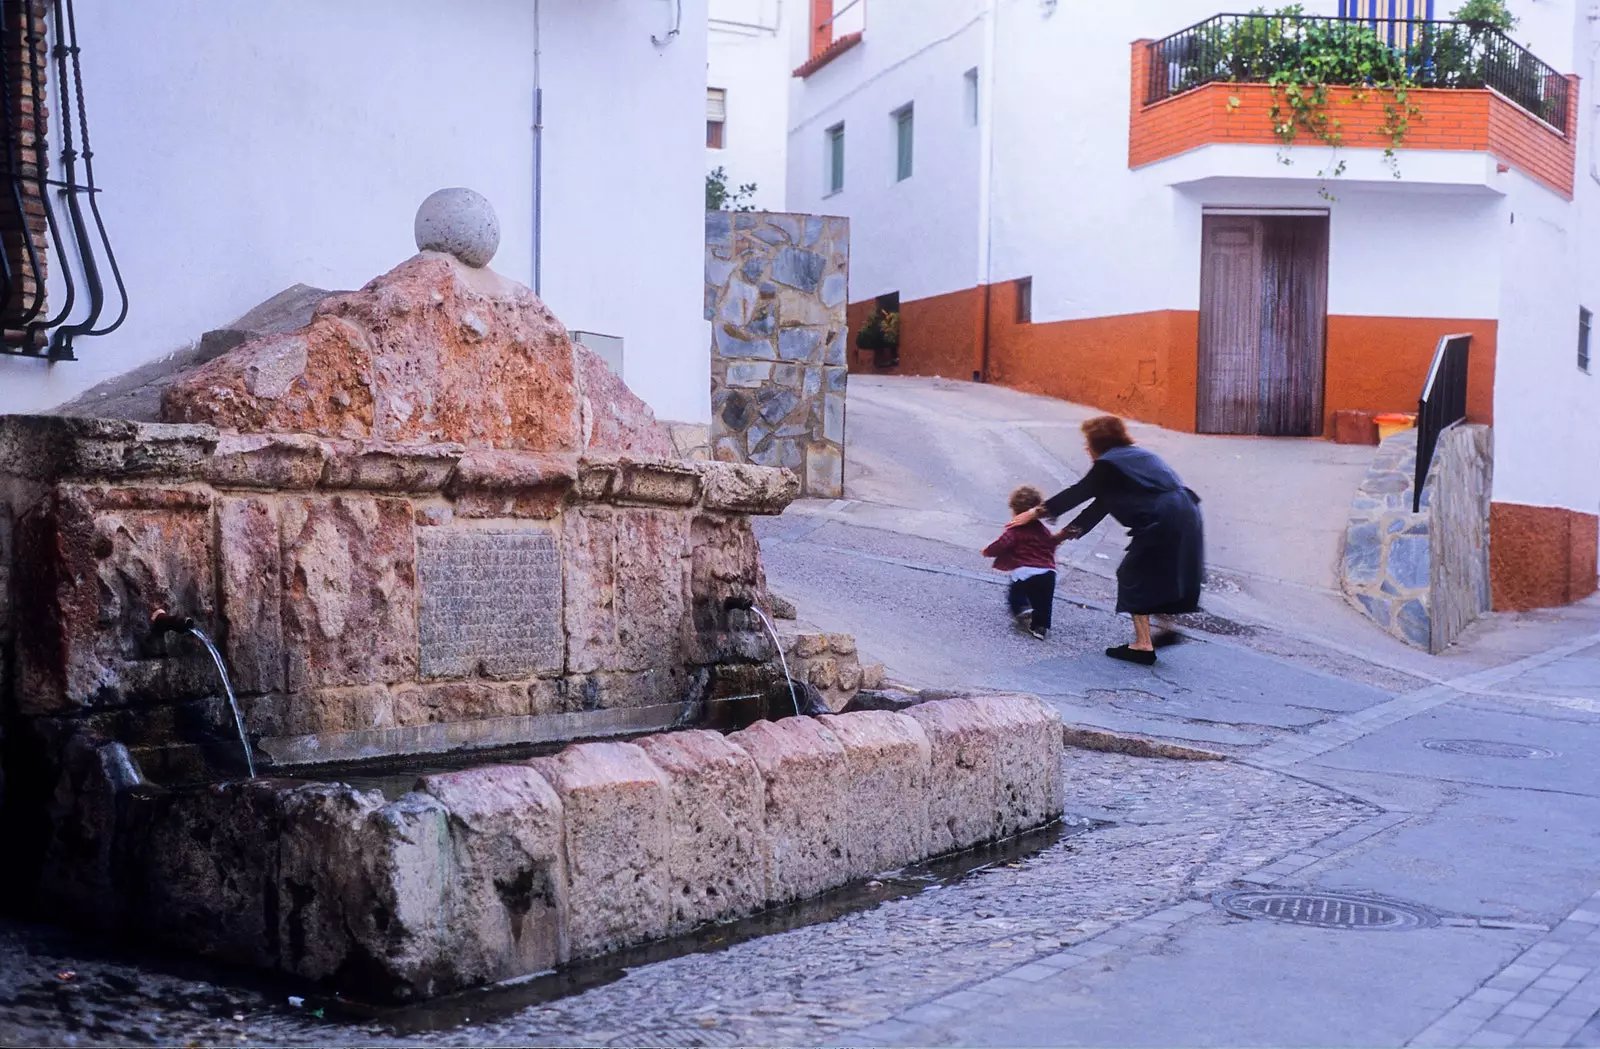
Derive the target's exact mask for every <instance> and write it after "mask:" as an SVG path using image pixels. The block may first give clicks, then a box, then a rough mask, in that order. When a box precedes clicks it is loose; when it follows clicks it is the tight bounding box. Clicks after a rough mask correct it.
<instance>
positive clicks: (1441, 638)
mask: <svg viewBox="0 0 1600 1049" xmlns="http://www.w3.org/2000/svg"><path fill="white" fill-rule="evenodd" d="M1416 466H1417V431H1416V430H1407V431H1405V432H1404V433H1399V434H1396V435H1394V436H1393V437H1390V438H1389V439H1387V440H1386V441H1384V442H1383V444H1382V445H1381V446H1380V447H1379V449H1378V451H1377V453H1376V455H1375V456H1374V458H1373V462H1372V466H1371V467H1370V468H1369V469H1368V471H1367V476H1366V477H1365V478H1364V479H1363V481H1362V483H1361V487H1360V488H1359V489H1358V490H1357V492H1356V496H1355V499H1354V500H1353V501H1352V502H1351V505H1350V524H1349V527H1348V528H1347V530H1346V532H1345V550H1344V558H1343V561H1342V563H1341V568H1340V583H1341V585H1342V586H1343V588H1344V592H1345V594H1346V595H1347V596H1348V597H1349V598H1350V600H1351V602H1352V603H1353V604H1354V605H1355V606H1356V607H1357V608H1359V609H1361V611H1362V612H1364V613H1365V614H1366V615H1367V617H1368V618H1370V619H1371V620H1372V621H1373V622H1375V623H1377V624H1378V625H1379V626H1380V627H1382V628H1383V629H1384V630H1385V631H1387V632H1388V633H1390V634H1393V635H1394V636H1395V637H1398V638H1399V639H1401V640H1402V641H1405V642H1406V643H1407V644H1411V645H1415V646H1417V647H1419V648H1426V649H1428V650H1429V651H1430V652H1434V653H1438V652H1442V651H1444V649H1445V648H1446V647H1448V646H1449V645H1450V644H1451V643H1452V642H1453V641H1454V640H1455V639H1456V638H1457V637H1458V636H1460V633H1461V631H1462V630H1464V629H1465V628H1466V626H1467V625H1468V624H1469V623H1471V622H1472V621H1473V620H1475V619H1477V618H1478V617H1479V616H1481V615H1483V614H1484V613H1486V612H1488V611H1489V562H1488V557H1489V554H1488V551H1489V493H1490V483H1491V480H1492V476H1493V468H1494V456H1493V450H1492V435H1491V432H1490V430H1489V428H1488V427H1484V426H1468V425H1456V426H1452V427H1450V428H1449V429H1447V430H1445V431H1444V433H1443V434H1441V435H1440V437H1439V443H1438V446H1437V448H1436V450H1435V452H1434V457H1433V463H1432V465H1431V466H1430V467H1429V470H1428V480H1427V483H1426V485H1425V486H1424V487H1423V491H1422V510H1421V511H1420V512H1418V513H1413V512H1412V510H1411V504H1412V496H1413V493H1414V490H1415V477H1416Z"/></svg>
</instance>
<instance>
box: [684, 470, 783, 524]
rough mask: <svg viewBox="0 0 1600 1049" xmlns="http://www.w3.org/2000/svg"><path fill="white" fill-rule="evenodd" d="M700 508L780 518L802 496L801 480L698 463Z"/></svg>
mask: <svg viewBox="0 0 1600 1049" xmlns="http://www.w3.org/2000/svg"><path fill="white" fill-rule="evenodd" d="M696 468H697V469H698V470H699V471H700V476H701V505H703V506H704V507H705V508H706V509H708V510H728V511H732V512H734V513H749V514H781V513H782V512H783V511H784V510H785V509H786V508H787V507H788V505H789V504H790V503H792V502H794V500H795V497H796V496H797V495H799V494H800V479H799V478H798V477H796V476H795V475H794V474H793V473H790V472H789V471H788V470H770V469H766V468H764V467H760V466H747V465H745V464H743V463H733V462H708V463H697V464H696Z"/></svg>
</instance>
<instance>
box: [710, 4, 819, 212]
mask: <svg viewBox="0 0 1600 1049" xmlns="http://www.w3.org/2000/svg"><path fill="white" fill-rule="evenodd" d="M708 14H709V18H710V23H709V51H708V53H707V56H706V86H707V87H719V88H722V89H723V90H724V91H726V92H727V93H728V94H727V109H728V119H727V125H726V127H725V129H724V139H723V148H722V149H707V150H706V170H707V171H711V170H712V169H715V168H718V167H720V168H723V169H724V170H726V172H727V174H728V184H729V186H730V187H737V186H740V185H743V184H745V183H750V182H753V183H755V185H756V194H755V196H754V197H752V198H751V199H750V200H749V201H747V202H746V203H749V204H752V205H753V206H754V207H755V209H756V210H757V211H782V210H783V209H784V208H785V207H786V205H787V195H786V189H785V187H786V185H787V183H788V179H789V164H788V147H789V124H788V110H789V80H790V74H791V72H792V71H793V69H794V64H793V63H791V62H790V60H789V59H790V50H791V45H790V40H789V36H790V34H792V33H803V32H804V31H805V21H806V19H805V14H806V5H805V3H804V0H710V7H709V8H708Z"/></svg>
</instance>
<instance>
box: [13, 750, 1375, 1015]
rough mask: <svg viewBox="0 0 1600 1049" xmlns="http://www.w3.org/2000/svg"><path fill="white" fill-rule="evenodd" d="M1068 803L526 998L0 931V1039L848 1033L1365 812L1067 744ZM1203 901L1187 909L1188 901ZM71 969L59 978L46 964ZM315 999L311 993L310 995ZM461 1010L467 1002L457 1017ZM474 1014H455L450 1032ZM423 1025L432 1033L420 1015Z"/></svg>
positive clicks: (1173, 898)
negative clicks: (1073, 825)
mask: <svg viewBox="0 0 1600 1049" xmlns="http://www.w3.org/2000/svg"><path fill="white" fill-rule="evenodd" d="M1064 760H1065V762H1066V766H1067V777H1068V778H1067V781H1068V783H1069V784H1070V785H1071V788H1070V791H1071V794H1070V796H1071V806H1072V808H1073V809H1074V810H1075V812H1076V813H1078V814H1080V815H1082V816H1085V817H1088V818H1090V819H1093V820H1096V821H1106V822H1105V823H1103V824H1102V825H1099V826H1097V828H1096V829H1094V830H1091V831H1088V832H1085V833H1082V834H1078V835H1075V836H1070V837H1066V838H1064V839H1063V840H1061V841H1060V842H1059V843H1058V844H1055V845H1053V846H1050V847H1047V848H1045V849H1044V850H1043V851H1041V852H1038V853H1036V854H1034V855H1032V856H1029V857H1025V858H1021V859H1018V860H1014V861H1012V862H1009V863H1006V862H1001V863H998V864H996V865H995V866H993V867H990V868H987V869H983V870H980V871H978V872H976V873H973V874H970V875H969V876H967V877H965V878H963V879H961V880H959V881H956V882H953V883H950V884H946V885H943V886H938V887H936V888H930V889H928V890H926V891H923V892H921V893H920V894H917V895H913V896H909V897H907V898H904V899H898V900H894V901H891V902H887V903H882V904H880V905H878V906H876V907H873V908H871V909H867V910H862V911H858V912H855V913H850V914H846V915H845V916H843V917H841V918H839V919H838V920H836V921H832V922H828V923H825V924H817V925H811V926H808V927H804V928H800V929H796V930H794V931H790V932H786V933H781V934H777V935H772V936H766V937H761V938H758V939H753V940H749V941H746V942H743V943H740V944H738V945H736V946H733V947H731V948H729V949H726V950H720V951H711V952H705V953H694V954H688V955H684V956H682V957H678V958H675V959H672V960H669V961H663V962H658V963H655V964H651V965H646V966H643V967H640V968H637V969H633V970H630V971H628V972H627V973H626V974H625V975H622V976H621V977H620V978H618V979H615V980H614V981H613V982H609V983H606V984H604V985H602V986H597V987H594V988H592V989H589V990H587V991H585V992H583V993H580V994H576V995H573V996H571V997H567V998H563V999H560V1000H555V1001H549V1002H547V1003H544V1004H540V1005H526V1004H525V1003H526V1001H527V998H526V997H523V998H522V1000H521V1001H519V992H518V991H516V990H509V991H507V990H500V991H496V992H491V993H489V994H481V995H476V996H466V997H464V998H460V999H455V1000H452V1001H450V1002H447V1003H443V1004H441V1005H439V1006H435V1007H430V1008H417V1009H410V1010H403V1011H399V1012H396V1013H393V1014H389V1015H387V1016H385V1017H384V1018H382V1019H381V1020H380V1021H379V1022H377V1023H376V1024H373V1023H361V1024H343V1023H336V1022H333V1021H331V1020H322V1021H319V1020H317V1019H316V1018H314V1017H312V1016H310V1015H308V1013H307V1012H306V1010H305V1009H303V1008H302V1009H293V1008H290V1007H289V1006H288V1005H287V1004H285V1002H286V998H287V995H289V994H292V993H294V990H293V989H292V988H286V987H270V988H269V987H263V986H262V985H260V984H244V983H240V984H234V983H230V982H228V981H227V980H221V981H218V982H211V981H206V980H198V979H195V978H194V977H195V973H196V972H197V970H196V969H195V967H194V966H193V965H192V964H190V965H185V966H182V968H181V969H180V970H174V969H172V968H170V967H164V966H162V965H160V964H152V962H151V960H150V959H137V960H136V959H127V958H116V957H112V956H109V955H106V954H103V953H99V952H86V951H85V950H84V948H83V947H82V945H81V944H78V945H74V944H73V942H72V941H71V940H70V938H68V937H66V936H64V935H62V934H59V933H53V932H48V931H44V930H39V929H30V928H28V927H23V926H17V925H8V926H4V927H0V977H3V979H0V987H3V994H0V1039H3V1040H4V1041H5V1042H7V1043H9V1044H24V1043H35V1042H37V1043H42V1044H52V1045H90V1044H128V1043H142V1044H156V1043H160V1044H199V1043H208V1044H242V1043H245V1042H252V1043H253V1042H265V1043H274V1044H340V1043H346V1044H355V1043H361V1044H392V1043H422V1044H460V1043H475V1044H508V1043H523V1044H526V1043H535V1044H572V1045H587V1044H614V1045H657V1044H660V1045H723V1044H730V1045H731V1044H811V1043H817V1044H828V1043H836V1042H849V1041H851V1040H852V1032H853V1031H856V1030H859V1029H863V1028H866V1027H868V1026H869V1025H872V1024H875V1023H879V1022H881V1021H884V1020H886V1019H888V1018H890V1017H892V1016H895V1015H897V1014H900V1013H903V1012H905V1011H906V1010H908V1009H913V1008H915V1007H916V1006H918V1005H919V1004H922V1003H925V1002H928V1001H930V1000H931V999H935V998H939V997H941V996H943V995H946V994H949V993H951V992H954V991H957V990H958V989H960V988H962V987H965V986H967V985H969V984H971V983H973V982H974V981H981V980H984V979H986V978H989V977H993V976H998V975H1000V974H1002V973H1005V972H1007V971H1010V970H1014V969H1016V968H1017V967H1019V966H1022V965H1025V964H1027V963H1029V962H1030V961H1032V960H1034V959H1036V958H1039V957H1042V956H1045V955H1050V954H1054V953H1056V952H1059V951H1061V950H1062V949H1063V948H1068V947H1071V946H1072V945H1074V944H1080V943H1083V942H1085V941H1089V940H1091V939H1092V938H1093V937H1096V936H1098V935H1101V934H1104V933H1106V932H1107V931H1108V930H1114V929H1116V928H1118V927H1120V926H1123V925H1125V924H1127V923H1130V922H1137V921H1138V920H1139V919H1141V918H1144V917H1145V916H1146V915H1149V914H1152V913H1155V912H1158V911H1162V910H1164V909H1166V908H1170V907H1173V906H1174V905H1178V904H1183V903H1185V902H1187V901H1195V900H1204V899H1205V898H1206V896H1207V895H1208V894H1209V893H1211V892H1213V891H1215V890H1217V889H1219V888H1222V887H1224V886H1227V885H1229V884H1230V883H1232V882H1235V881H1236V880H1238V879H1240V878H1241V877H1243V876H1244V875H1246V874H1247V873H1249V872H1250V871H1252V870H1255V869H1257V868H1259V867H1261V866H1262V865H1264V864H1268V863H1270V862H1272V861H1274V860H1276V859H1278V858H1280V857H1284V856H1288V855H1292V854H1296V853H1299V852H1301V851H1302V850H1305V849H1308V848H1314V847H1315V846H1316V844H1317V843H1318V842H1320V841H1323V840H1324V839H1327V838H1329V837H1330V836H1332V835H1336V834H1339V833H1341V832H1345V831H1348V830H1349V829H1350V828H1353V827H1357V826H1359V825H1362V824H1363V823H1365V822H1367V821H1369V820H1371V819H1372V818H1373V817H1374V816H1375V815H1376V814H1377V813H1378V810H1377V809H1376V808H1374V807H1372V806H1369V805H1365V804H1362V803H1360V802H1357V801H1355V800H1353V799H1351V798H1349V797H1347V796H1345V795H1343V794H1341V793H1337V792H1334V791H1329V790H1326V789H1323V788H1320V787H1316V786H1312V785H1310V784H1307V783H1304V782H1301V781H1299V780H1296V779H1292V778H1288V777H1285V776H1282V775H1280V774H1277V773H1275V772H1271V771H1267V770H1261V769H1254V768H1249V767H1246V766H1243V765H1240V764H1235V763H1225V762H1185V761H1169V760H1162V759H1141V758H1132V757H1126V756H1123V755H1113V754H1103V753H1099V752H1096V751H1085V750H1075V749H1072V750H1068V751H1066V753H1065V757H1064ZM1202 909H1203V908H1202ZM65 970H72V971H73V972H74V973H75V974H76V975H75V976H74V977H73V979H71V980H70V981H64V980H61V979H59V978H58V977H57V973H59V972H62V971H65ZM309 1004H315V1003H308V1005H309ZM474 1014H476V1015H474ZM465 1017H472V1019H471V1021H470V1022H465V1023H463V1024H462V1025H461V1026H452V1025H453V1024H456V1023H458V1022H460V1021H462V1020H463V1018H465ZM430 1028H431V1029H430Z"/></svg>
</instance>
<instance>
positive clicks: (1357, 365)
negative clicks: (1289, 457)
mask: <svg viewBox="0 0 1600 1049" xmlns="http://www.w3.org/2000/svg"><path fill="white" fill-rule="evenodd" d="M874 308H875V303H874V302H873V301H872V300H867V301H864V302H859V303H855V304H854V305H852V306H851V307H850V330H851V331H852V332H857V331H860V329H861V326H862V324H864V323H865V322H866V320H867V317H868V316H869V315H870V314H871V312H872V310H873V309H874ZM986 313H987V317H988V321H987V323H988V332H989V338H988V349H987V360H985V350H984V345H983V343H984V339H983V333H984V326H985V314H986ZM1016 317H1017V286H1016V284H1015V283H1011V282H1007V283H1004V284H995V285H991V286H990V287H989V289H988V290H987V292H985V290H984V289H982V288H973V289H969V290H967V291H960V292H954V293H952V294H949V295H938V296H931V297H929V298H926V299H915V300H909V301H905V302H902V303H901V304H900V363H899V364H898V365H897V366H895V367H893V368H887V369H880V368H877V367H876V366H875V365H874V363H873V355H872V353H871V352H870V351H866V350H852V354H851V359H850V366H851V370H852V371H854V372H860V373H873V372H881V373H885V374H891V375H938V376H944V377H945V378H951V379H970V378H972V377H973V376H974V375H975V374H982V375H983V376H985V377H986V378H987V380H988V381H989V382H993V383H998V384H1000V385H1003V386H1010V387H1012V388H1014V389H1018V390H1023V391H1026V392H1028V393H1039V394H1044V395H1046V396H1050V397H1059V398H1061V399H1063V400H1068V401H1073V402H1075V403H1078V404H1086V405H1090V406H1092V407H1095V408H1099V409H1102V410H1103V411H1108V412H1115V413H1116V414H1118V415H1122V416H1125V417H1127V418H1130V419H1137V420H1139V421H1140V422H1147V423H1154V424H1156V425H1158V426H1164V427H1166V428H1168V429H1172V430H1184V431H1189V432H1193V430H1194V428H1195V401H1196V394H1197V382H1198V377H1199V343H1200V314H1199V313H1198V311H1195V310H1156V311H1152V312H1149V313H1132V314H1123V315H1121V316H1113V317H1094V318H1087V319H1083V320H1070V321H1052V322H1048V323H1042V324H1024V323H1018V321H1017V319H1016ZM1497 330H1498V325H1497V324H1496V323H1495V322H1494V321H1492V320H1461V319H1441V318H1411V317H1354V316H1335V317H1329V318H1328V354H1327V360H1328V363H1327V372H1326V390H1325V395H1324V404H1323V412H1324V428H1323V432H1324V433H1325V434H1328V435H1332V433H1333V413H1334V412H1336V411H1345V410H1348V411H1368V412H1405V411H1416V408H1417V398H1418V395H1419V394H1420V393H1421V390H1422V384H1423V382H1424V381H1425V379H1426V378H1427V374H1428V365H1429V362H1430V361H1431V360H1432V359H1433V351H1434V348H1435V346H1437V344H1438V341H1439V339H1440V338H1441V337H1442V336H1445V335H1455V334H1460V333H1463V332H1467V333H1471V334H1472V336H1473V342H1472V351H1471V364H1470V366H1469V369H1468V380H1467V411H1468V415H1469V417H1470V418H1471V420H1472V421H1473V422H1477V423H1485V424H1488V423H1492V422H1493V421H1494V419H1493V412H1494V368H1495V350H1496V346H1495V340H1496V334H1497Z"/></svg>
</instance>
